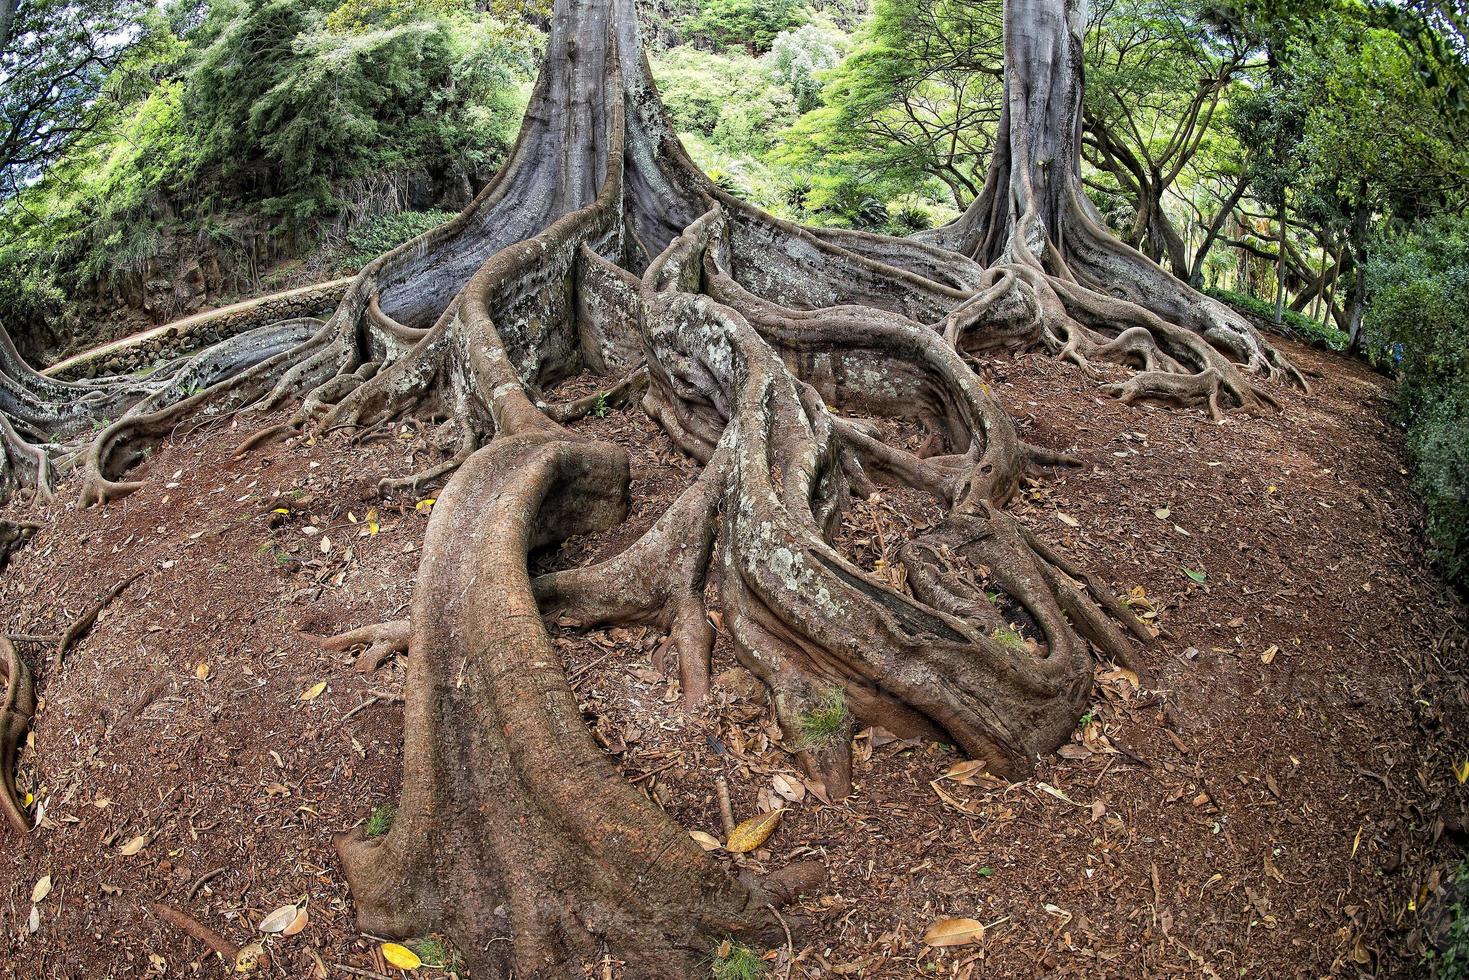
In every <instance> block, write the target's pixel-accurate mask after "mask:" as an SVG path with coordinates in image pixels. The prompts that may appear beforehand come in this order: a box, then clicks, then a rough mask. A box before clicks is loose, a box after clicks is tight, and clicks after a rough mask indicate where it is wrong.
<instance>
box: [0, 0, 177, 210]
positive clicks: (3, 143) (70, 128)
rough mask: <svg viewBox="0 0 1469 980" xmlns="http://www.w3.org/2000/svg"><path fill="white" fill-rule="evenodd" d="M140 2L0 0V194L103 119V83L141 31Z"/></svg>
mask: <svg viewBox="0 0 1469 980" xmlns="http://www.w3.org/2000/svg"><path fill="white" fill-rule="evenodd" d="M148 9H149V7H148V5H147V4H146V3H144V2H142V0H100V2H99V0H7V2H5V3H0V199H3V198H4V197H6V196H9V195H13V194H14V193H15V192H16V190H17V189H19V188H20V187H21V186H23V185H24V184H27V183H29V182H31V181H34V180H35V179H36V178H37V177H38V176H39V174H40V173H41V172H42V171H43V170H44V169H45V168H46V166H47V165H49V164H50V163H51V162H52V161H54V160H55V159H57V158H58V157H59V156H61V154H63V153H64V152H65V151H66V150H67V149H68V148H69V147H71V146H73V145H74V144H75V143H77V142H78V141H79V140H81V139H82V138H83V137H85V136H87V135H88V134H90V133H91V132H93V131H94V130H95V129H96V128H97V126H98V125H99V124H100V123H101V121H102V120H103V119H104V118H106V114H107V110H108V105H107V104H106V101H105V100H103V98H102V96H103V86H104V83H105V82H106V81H107V80H108V78H109V75H110V74H111V73H112V72H113V70H114V69H115V68H117V66H118V65H119V64H121V63H122V60H123V58H124V57H125V56H126V54H127V52H128V50H129V48H130V47H131V46H132V45H134V44H136V43H138V42H139V40H140V39H141V38H142V37H143V35H144V33H145V30H146V28H145V24H144V21H145V15H146V14H147V12H148ZM113 82H114V85H120V84H121V82H122V79H114V80H113Z"/></svg>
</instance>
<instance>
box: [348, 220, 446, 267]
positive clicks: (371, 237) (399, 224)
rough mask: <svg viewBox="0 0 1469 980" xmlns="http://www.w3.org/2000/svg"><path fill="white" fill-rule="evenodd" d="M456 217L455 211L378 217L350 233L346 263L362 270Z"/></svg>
mask: <svg viewBox="0 0 1469 980" xmlns="http://www.w3.org/2000/svg"><path fill="white" fill-rule="evenodd" d="M453 217H454V212H452V211H398V212H395V213H393V214H381V215H378V216H377V217H376V218H373V219H372V220H371V221H367V222H365V223H363V224H361V225H358V226H357V227H356V228H354V229H352V230H351V231H350V232H348V233H347V246H348V249H349V251H348V253H347V262H348V263H349V264H351V265H353V266H356V267H358V268H361V267H362V266H364V265H366V264H367V263H369V262H371V261H372V260H373V259H375V258H377V257H378V256H379V255H382V254H383V253H384V252H387V251H390V250H391V249H395V248H397V247H398V246H399V245H402V244H403V243H404V242H406V241H409V240H411V239H414V238H417V237H418V236H419V235H422V234H423V233H424V232H427V231H430V230H432V229H434V228H437V227H438V226H439V225H441V224H443V223H444V222H446V221H449V220H450V219H452V218H453Z"/></svg>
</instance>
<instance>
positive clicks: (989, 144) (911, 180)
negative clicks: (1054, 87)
mask: <svg viewBox="0 0 1469 980" xmlns="http://www.w3.org/2000/svg"><path fill="white" fill-rule="evenodd" d="M1000 51H1001V49H1000V7H999V4H997V3H991V2H980V3H972V2H960V0H878V2H877V3H876V5H875V6H874V8H873V14H872V17H871V19H870V20H869V21H868V22H867V23H866V25H865V26H864V27H863V29H862V30H861V31H860V32H859V33H858V34H857V36H856V37H854V38H853V41H852V48H851V52H850V53H849V54H848V55H847V57H846V58H845V59H844V60H843V61H842V63H841V64H840V65H839V66H838V67H837V68H835V69H833V70H832V71H831V72H829V73H828V74H827V75H826V76H825V77H826V86H827V87H826V90H825V92H824V95H823V100H824V103H825V104H824V105H823V106H822V107H820V108H819V109H817V110H815V111H814V112H812V113H810V114H809V115H807V116H806V117H805V118H803V119H802V120H801V122H800V123H799V124H798V126H797V127H796V128H795V130H794V131H793V132H792V133H791V134H790V137H789V142H788V147H787V149H786V150H785V151H784V153H783V154H782V157H781V159H782V160H783V161H784V162H785V163H787V164H788V165H790V166H799V167H810V168H813V169H814V171H815V173H816V174H817V175H818V176H817V178H816V179H815V181H814V182H815V186H814V187H813V191H814V195H813V197H812V199H811V202H810V203H811V207H812V209H813V210H817V211H819V210H822V209H825V208H833V209H834V210H837V211H838V212H841V211H843V210H845V209H846V208H844V206H843V203H842V198H843V197H844V196H845V197H848V198H851V197H853V196H872V195H874V194H876V195H878V196H882V195H884V193H885V192H886V193H890V192H891V189H892V188H893V187H896V186H902V187H905V188H908V189H911V188H912V187H913V186H914V185H915V183H918V182H921V181H926V180H930V179H934V180H938V181H940V182H941V183H942V185H943V186H944V187H945V188H946V189H947V191H948V194H949V198H950V200H951V201H952V203H953V204H954V206H956V207H958V208H963V207H965V206H966V205H968V203H969V202H970V201H971V200H973V199H974V197H975V195H976V194H978V193H979V188H980V185H981V184H982V183H983V168H984V166H985V162H986V161H987V160H988V158H989V155H990V152H991V150H992V148H993V140H994V129H995V125H996V123H997V122H998V119H999V115H1000V95H1001V85H1000V75H1001V57H1000ZM848 207H849V206H848Z"/></svg>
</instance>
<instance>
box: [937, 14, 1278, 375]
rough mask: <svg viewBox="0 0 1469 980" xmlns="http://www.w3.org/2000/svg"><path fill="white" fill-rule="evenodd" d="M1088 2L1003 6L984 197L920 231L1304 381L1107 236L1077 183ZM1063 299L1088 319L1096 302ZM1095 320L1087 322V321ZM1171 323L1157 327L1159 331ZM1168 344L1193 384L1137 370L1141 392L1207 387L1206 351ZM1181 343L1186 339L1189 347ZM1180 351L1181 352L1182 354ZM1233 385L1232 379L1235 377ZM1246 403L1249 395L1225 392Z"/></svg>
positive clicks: (1066, 340) (1081, 340)
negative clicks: (996, 107) (992, 147)
mask: <svg viewBox="0 0 1469 980" xmlns="http://www.w3.org/2000/svg"><path fill="white" fill-rule="evenodd" d="M1085 25H1086V3H1085V0H1009V2H1007V3H1006V4H1005V109H1004V111H1003V113H1002V115H1001V118H1000V127H999V133H998V135H997V138H996V143H997V146H996V151H995V156H994V159H993V160H992V161H991V164H990V170H989V175H988V178H987V179H986V182H985V187H984V190H983V192H982V193H981V194H980V196H979V197H978V198H977V199H976V200H975V201H974V203H973V204H972V205H971V206H970V208H969V209H968V210H967V211H966V212H965V213H964V214H963V215H962V216H961V217H960V218H959V219H958V220H957V221H955V222H954V223H953V224H951V225H947V226H945V227H944V228H941V229H938V230H937V231H935V232H931V233H928V234H927V235H925V236H924V237H925V240H927V241H929V242H932V243H934V244H938V245H941V246H943V247H945V248H949V249H953V250H955V251H958V252H961V253H963V254H966V255H970V256H973V257H974V258H976V259H978V260H979V261H981V262H983V263H985V264H986V265H989V266H992V267H993V266H995V265H997V264H1007V263H1013V264H1019V265H1024V266H1028V267H1030V268H1031V269H1033V270H1035V271H1037V272H1044V273H1045V274H1046V275H1047V276H1048V277H1049V278H1050V280H1051V282H1052V284H1053V285H1054V284H1057V283H1066V284H1068V285H1071V284H1074V286H1075V287H1080V288H1081V289H1084V290H1087V291H1089V292H1092V293H1094V294H1097V295H1102V296H1107V297H1113V298H1116V299H1118V300H1122V301H1125V302H1126V303H1127V304H1128V305H1129V306H1131V307H1134V308H1137V307H1140V308H1142V309H1143V310H1146V311H1147V312H1148V313H1151V314H1153V315H1154V316H1156V317H1157V318H1159V319H1161V320H1163V321H1166V322H1167V323H1169V324H1172V325H1174V326H1176V327H1178V328H1182V331H1186V332H1188V333H1192V334H1194V335H1196V336H1198V337H1199V338H1201V339H1203V340H1204V341H1206V342H1207V345H1209V346H1212V347H1213V348H1215V349H1216V350H1218V351H1222V352H1223V353H1224V354H1225V355H1227V356H1228V357H1229V358H1230V359H1232V360H1234V361H1236V362H1239V363H1242V364H1244V365H1246V366H1247V367H1248V368H1249V369H1250V370H1252V371H1255V372H1258V373H1262V374H1267V375H1273V374H1277V373H1278V374H1284V375H1287V376H1289V377H1291V378H1292V379H1293V380H1295V381H1296V382H1297V383H1302V384H1303V383H1304V382H1303V379H1301V378H1300V376H1299V374H1298V372H1296V371H1295V370H1294V369H1293V368H1292V367H1291V366H1290V365H1289V364H1288V363H1286V362H1285V361H1284V360H1283V359H1282V358H1280V357H1279V355H1278V354H1277V353H1276V352H1275V351H1274V350H1273V349H1272V348H1271V347H1270V346H1269V345H1268V344H1265V343H1264V342H1263V341H1262V340H1261V339H1260V337H1259V335H1258V334H1257V333H1256V332H1255V331H1254V329H1253V328H1252V327H1251V326H1250V325H1249V324H1248V323H1247V322H1246V321H1245V320H1244V318H1242V317H1241V316H1239V315H1238V314H1236V313H1234V312H1233V311H1231V310H1229V309H1228V308H1227V307H1225V306H1224V305H1223V304H1221V303H1218V302H1215V301H1214V300H1211V299H1209V298H1208V297H1206V296H1203V295H1202V294H1200V293H1198V292H1196V291H1195V290H1194V289H1192V288H1191V287H1189V286H1187V285H1185V284H1184V283H1183V282H1181V281H1179V280H1178V279H1175V278H1174V277H1173V276H1171V275H1169V274H1168V273H1167V272H1165V271H1164V270H1163V269H1161V268H1159V267H1158V265H1157V264H1156V263H1154V262H1153V261H1152V260H1150V259H1148V258H1147V257H1146V256H1144V255H1142V254H1141V253H1139V252H1138V251H1136V250H1135V249H1132V248H1129V247H1128V246H1126V245H1124V244H1123V243H1121V242H1119V241H1118V240H1117V239H1116V238H1114V237H1113V236H1112V235H1111V234H1110V233H1109V232H1108V231H1107V230H1106V228H1105V226H1104V223H1103V221H1102V219H1101V217H1100V216H1099V215H1098V214H1097V212H1096V209H1095V208H1094V207H1093V206H1092V204H1091V202H1090V201H1089V200H1088V199H1087V197H1086V195H1085V194H1084V193H1083V192H1082V187H1081V175H1080V147H1081V96H1082V31H1083V30H1084V28H1085ZM1059 291H1060V292H1062V293H1063V305H1065V306H1066V307H1067V309H1068V311H1072V310H1073V308H1074V312H1076V313H1078V314H1079V316H1076V317H1073V319H1077V320H1082V321H1086V320H1088V318H1089V314H1090V312H1091V310H1090V309H1088V307H1095V305H1096V304H1095V303H1094V302H1084V301H1073V300H1072V298H1071V297H1070V296H1066V295H1064V294H1065V293H1066V292H1067V290H1065V289H1062V290H1059ZM1090 326H1092V324H1091V323H1089V322H1087V323H1085V327H1090ZM1053 332H1054V333H1057V334H1060V335H1061V338H1060V341H1059V342H1060V343H1061V344H1062V345H1063V346H1068V345H1069V346H1070V347H1071V348H1073V349H1087V350H1092V349H1095V347H1096V346H1098V344H1099V338H1096V337H1093V336H1087V335H1086V333H1087V331H1086V330H1085V329H1084V328H1083V329H1081V330H1077V329H1066V328H1062V329H1059V330H1054V331H1053ZM1166 332H1167V331H1155V333H1166ZM1153 339H1154V341H1155V342H1156V343H1158V344H1160V345H1162V346H1163V347H1164V352H1165V353H1167V354H1170V355H1173V356H1175V357H1178V358H1179V359H1180V360H1182V361H1183V362H1185V363H1187V364H1189V366H1190V367H1192V368H1193V369H1194V370H1195V372H1196V373H1195V380H1194V381H1193V382H1180V381H1179V379H1178V378H1177V377H1174V378H1166V379H1165V378H1162V377H1160V376H1156V375H1154V376H1151V377H1149V376H1148V375H1151V374H1152V372H1145V373H1144V375H1142V376H1139V377H1136V378H1134V379H1133V381H1132V382H1130V385H1131V388H1130V390H1131V391H1133V392H1137V393H1140V394H1147V393H1157V392H1160V391H1168V392H1176V391H1178V390H1179V389H1180V388H1191V389H1196V390H1198V391H1205V390H1209V389H1211V388H1212V387H1213V386H1214V385H1215V382H1214V381H1213V379H1212V376H1211V375H1210V373H1209V372H1210V371H1211V370H1214V369H1215V365H1213V364H1212V363H1210V360H1211V359H1210V358H1209V356H1208V354H1206V353H1202V352H1200V351H1199V350H1198V349H1197V347H1198V346H1199V345H1193V344H1190V343H1189V342H1188V341H1187V340H1186V339H1184V338H1181V337H1178V336H1175V337H1173V338H1171V339H1169V340H1167V341H1165V340H1164V339H1163V338H1162V337H1154V338H1153ZM1185 348H1188V349H1187V350H1186V351H1185V350H1184V349H1185ZM1180 354H1182V357H1179V355H1180ZM1235 387H1236V388H1238V386H1235ZM1231 394H1232V395H1233V397H1234V398H1236V399H1237V400H1238V401H1241V402H1247V403H1253V399H1252V397H1251V396H1250V395H1249V393H1248V392H1244V391H1238V390H1237V391H1234V392H1231Z"/></svg>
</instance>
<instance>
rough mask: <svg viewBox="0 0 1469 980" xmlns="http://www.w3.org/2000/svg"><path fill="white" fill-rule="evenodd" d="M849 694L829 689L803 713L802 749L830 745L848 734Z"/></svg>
mask: <svg viewBox="0 0 1469 980" xmlns="http://www.w3.org/2000/svg"><path fill="white" fill-rule="evenodd" d="M847 728H848V723H847V692H846V691H844V690H842V689H841V688H840V687H835V686H833V687H829V688H827V689H826V690H825V691H822V692H821V695H820V697H818V698H817V699H816V703H815V705H813V706H812V707H811V709H810V710H808V711H804V712H802V713H801V748H806V749H811V748H819V747H820V746H823V745H829V744H831V743H832V742H833V741H835V740H836V739H838V738H840V737H841V736H842V735H843V734H845V733H846V731H847Z"/></svg>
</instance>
